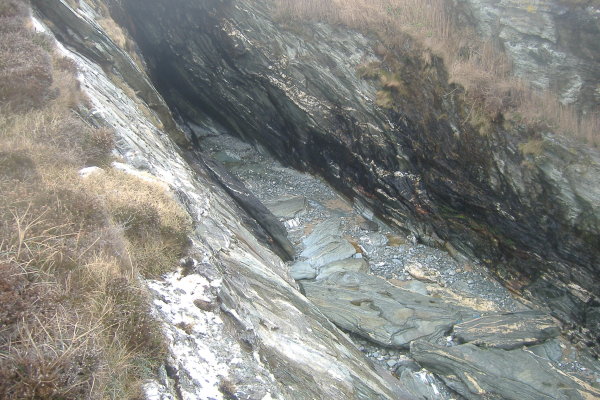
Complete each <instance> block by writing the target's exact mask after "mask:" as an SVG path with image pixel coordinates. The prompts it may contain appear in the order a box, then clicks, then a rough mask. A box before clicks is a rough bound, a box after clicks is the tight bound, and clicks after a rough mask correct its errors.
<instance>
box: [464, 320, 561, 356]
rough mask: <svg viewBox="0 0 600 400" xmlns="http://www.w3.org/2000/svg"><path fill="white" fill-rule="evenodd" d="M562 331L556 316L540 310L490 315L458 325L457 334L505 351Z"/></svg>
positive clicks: (476, 343) (541, 340)
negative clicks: (555, 318)
mask: <svg viewBox="0 0 600 400" xmlns="http://www.w3.org/2000/svg"><path fill="white" fill-rule="evenodd" d="M559 334H560V328H559V326H558V325H557V324H556V322H555V321H554V318H552V317H551V316H549V315H548V314H545V313H542V312H538V311H524V312H516V313H505V314H496V315H486V316H483V317H480V318H476V319H473V320H470V321H465V322H462V323H460V324H457V325H456V326H455V327H454V336H455V337H456V338H457V339H458V340H459V341H460V342H462V343H471V344H474V345H477V346H483V347H495V348H499V349H504V350H511V349H516V348H519V347H522V346H529V345H534V344H538V343H542V342H544V341H546V340H548V339H552V338H555V337H556V336H558V335H559Z"/></svg>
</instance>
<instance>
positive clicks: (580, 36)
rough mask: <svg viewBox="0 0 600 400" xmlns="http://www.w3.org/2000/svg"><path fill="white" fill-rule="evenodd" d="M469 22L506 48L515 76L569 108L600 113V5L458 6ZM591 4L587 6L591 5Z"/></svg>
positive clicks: (462, 0)
mask: <svg viewBox="0 0 600 400" xmlns="http://www.w3.org/2000/svg"><path fill="white" fill-rule="evenodd" d="M453 3H454V5H455V6H457V7H458V8H459V10H460V11H461V13H462V15H463V16H464V17H465V20H464V21H465V22H467V23H469V24H471V25H473V26H476V27H477V28H478V30H479V32H480V33H481V34H482V35H484V36H486V37H488V38H489V39H490V40H493V41H496V42H498V43H500V44H501V45H502V47H503V48H504V49H505V50H506V52H507V54H508V55H509V56H510V58H511V59H512V61H513V64H514V68H515V73H516V74H517V75H518V76H521V77H522V78H524V79H525V80H527V81H529V82H531V83H532V84H533V85H534V86H535V87H537V88H538V89H549V90H552V91H554V92H556V93H558V94H559V96H560V98H561V101H562V102H564V103H565V104H574V105H576V106H578V107H579V108H580V109H582V110H586V111H590V112H598V107H599V106H600V41H599V40H598V37H599V36H600V3H598V2H594V1H588V2H573V1H569V0H564V1H563V0H552V1H518V0H503V1H495V0H454V1H453ZM586 3H587V4H586Z"/></svg>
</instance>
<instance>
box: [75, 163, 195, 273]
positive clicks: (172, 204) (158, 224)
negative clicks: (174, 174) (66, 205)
mask: <svg viewBox="0 0 600 400" xmlns="http://www.w3.org/2000/svg"><path fill="white" fill-rule="evenodd" d="M85 184H86V186H87V187H88V188H89V190H90V191H92V192H94V193H97V194H98V195H99V196H101V197H103V198H104V201H105V205H106V207H107V209H108V210H109V213H110V214H111V216H112V217H113V218H114V219H115V221H116V222H117V223H118V224H120V225H122V226H123V228H124V232H125V235H126V237H127V238H128V239H129V242H130V246H129V250H130V252H131V253H132V254H133V255H134V259H136V260H138V265H137V266H138V267H139V269H140V271H141V272H142V273H143V274H144V275H145V276H158V275H160V274H162V273H164V272H166V271H168V270H171V269H173V267H174V266H175V265H176V263H177V260H178V258H179V257H181V256H183V254H184V251H185V249H186V247H187V244H188V241H187V237H188V234H189V233H190V230H191V220H190V217H189V216H188V214H187V213H186V212H185V211H184V210H183V209H182V208H181V206H180V205H179V204H178V203H177V202H176V201H175V200H174V199H173V198H172V197H171V196H170V195H169V193H167V192H166V190H167V188H166V186H165V185H163V184H160V183H158V182H156V181H145V180H142V179H140V178H138V177H135V176H132V175H130V174H127V173H125V172H120V171H109V172H107V173H104V174H97V175H94V176H91V177H89V178H88V179H86V181H85Z"/></svg>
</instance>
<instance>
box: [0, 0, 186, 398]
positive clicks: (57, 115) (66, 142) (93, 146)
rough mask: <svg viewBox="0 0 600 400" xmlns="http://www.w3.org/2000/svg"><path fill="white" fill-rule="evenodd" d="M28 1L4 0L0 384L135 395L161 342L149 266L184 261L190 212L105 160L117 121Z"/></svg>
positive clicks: (27, 394)
mask: <svg viewBox="0 0 600 400" xmlns="http://www.w3.org/2000/svg"><path fill="white" fill-rule="evenodd" d="M28 15H29V10H28V7H27V4H26V3H25V2H23V1H21V0H0V101H1V103H0V304H2V306H1V307H0V398H2V399H103V398H112V399H116V398H118V399H131V398H139V397H140V393H141V392H140V391H141V382H142V380H143V379H145V378H146V377H147V376H148V375H149V374H150V373H152V371H153V369H154V368H155V367H156V366H157V365H158V364H159V363H160V362H162V359H163V358H164V355H165V344H164V339H163V337H162V333H161V331H160V326H159V324H158V322H157V321H156V320H154V319H153V318H152V316H151V315H150V308H149V307H150V303H149V300H150V299H149V296H148V293H147V292H146V289H145V288H144V285H143V283H142V279H141V277H143V276H157V275H159V274H161V273H163V272H165V271H168V270H169V269H172V268H174V266H176V263H177V259H178V258H179V257H180V256H181V255H183V253H184V251H185V248H186V243H187V239H186V237H187V234H188V232H189V229H190V221H189V218H188V217H187V216H186V214H185V212H184V211H183V210H182V209H181V208H180V207H179V206H178V204H177V203H176V202H175V201H174V199H173V198H172V196H171V195H170V194H169V193H168V188H167V187H166V186H165V185H162V184H160V183H157V182H155V181H154V182H153V181H147V180H145V179H140V178H137V177H134V176H131V175H128V174H126V173H124V172H119V171H115V170H113V169H112V168H111V167H110V163H111V157H112V156H111V151H112V149H113V146H114V138H113V132H112V131H111V130H110V129H108V128H104V127H94V126H91V125H90V124H89V123H88V122H86V121H85V120H84V119H83V118H81V117H80V113H79V112H78V111H80V110H85V108H86V107H87V105H86V99H85V96H84V95H83V94H82V93H81V92H80V90H79V86H78V83H77V81H76V79H75V78H74V71H75V67H74V65H73V63H72V62H71V61H69V60H68V59H65V58H63V57H61V56H60V55H59V54H57V53H55V52H54V49H53V45H52V43H51V42H50V41H49V40H48V39H47V38H45V37H43V36H41V35H39V34H36V33H34V32H32V31H31V30H30V29H29V28H28V27H29V25H30V23H29V17H28ZM86 166H100V167H103V169H104V172H103V173H98V174H94V175H92V176H89V177H87V178H85V179H84V178H82V177H80V176H79V174H78V171H79V169H81V168H83V167H86Z"/></svg>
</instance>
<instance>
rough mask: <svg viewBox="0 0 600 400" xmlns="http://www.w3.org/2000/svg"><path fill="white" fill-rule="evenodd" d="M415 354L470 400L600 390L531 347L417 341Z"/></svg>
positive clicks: (570, 395) (563, 396) (573, 397)
mask: <svg viewBox="0 0 600 400" xmlns="http://www.w3.org/2000/svg"><path fill="white" fill-rule="evenodd" d="M410 352H411V355H412V356H413V357H414V358H415V360H416V361H417V362H418V363H419V364H421V365H422V366H423V367H425V368H427V369H429V370H430V371H432V372H434V373H436V374H437V375H438V376H439V377H441V378H442V379H443V380H444V382H445V383H446V384H447V385H448V386H449V387H450V388H452V389H453V390H455V391H456V392H458V393H459V394H460V395H461V396H464V397H465V398H467V399H470V400H471V399H472V400H476V399H477V400H479V399H482V398H485V399H498V400H500V399H507V400H588V399H595V398H598V397H600V392H598V391H597V390H595V389H593V388H592V387H590V386H589V385H586V384H585V383H583V382H581V381H579V380H578V379H576V378H574V377H571V376H568V375H566V374H565V373H563V372H560V371H558V370H557V369H555V368H554V367H553V366H552V365H551V364H550V363H549V362H548V361H546V360H544V359H543V358H540V357H538V356H536V355H534V354H533V353H531V352H529V351H525V350H511V351H506V350H499V349H485V350H484V349H481V348H479V347H477V346H475V345H472V344H464V345H460V346H454V347H441V346H437V345H435V344H432V343H428V342H426V341H422V340H419V341H415V342H413V343H412V345H411V346H410Z"/></svg>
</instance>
